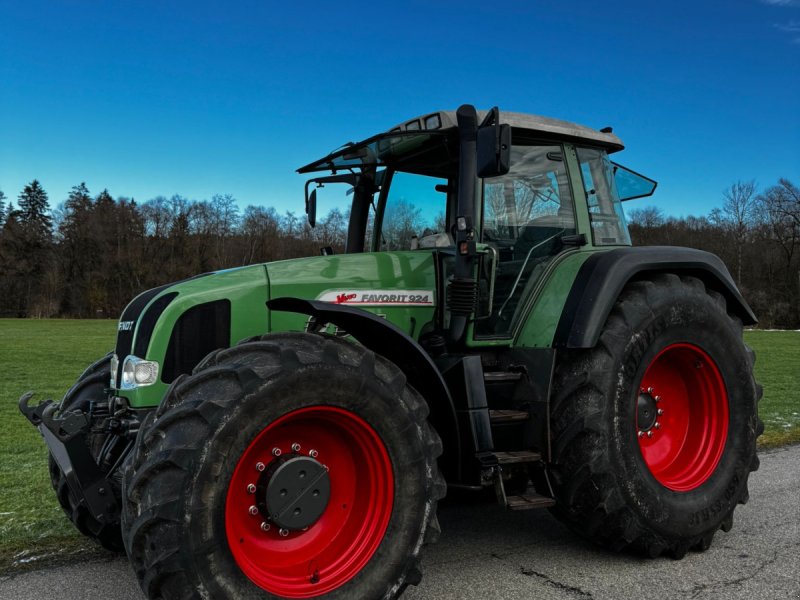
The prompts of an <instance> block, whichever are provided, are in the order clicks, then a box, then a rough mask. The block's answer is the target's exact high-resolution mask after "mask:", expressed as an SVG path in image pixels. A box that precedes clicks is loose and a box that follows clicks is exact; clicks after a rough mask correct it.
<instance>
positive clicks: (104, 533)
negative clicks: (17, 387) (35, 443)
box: [47, 354, 125, 553]
mask: <svg viewBox="0 0 800 600" xmlns="http://www.w3.org/2000/svg"><path fill="white" fill-rule="evenodd" d="M110 380H111V354H108V355H106V356H104V357H103V358H101V359H100V360H98V361H96V362H95V363H93V364H92V365H90V366H89V367H88V368H87V369H86V370H85V371H84V372H83V373H82V374H81V376H80V377H79V378H78V380H77V381H76V382H75V384H74V385H73V386H72V387H71V388H70V389H69V390H68V391H67V393H66V394H65V395H64V398H63V399H62V400H61V405H60V408H59V410H60V412H61V413H62V414H63V413H67V412H72V411H78V412H82V413H84V414H88V413H89V412H90V404H91V403H92V402H93V401H98V402H99V401H102V400H104V399H105V390H106V388H108V385H109V381H110ZM108 437H109V435H108V434H105V433H89V434H88V436H87V445H88V447H89V452H91V454H92V456H93V457H94V459H95V460H98V459H99V458H100V455H101V454H102V453H103V452H104V449H107V448H108V446H106V441H107V440H108ZM47 458H48V469H49V471H50V483H51V484H52V486H53V490H54V491H55V493H56V498H58V503H59V504H60V505H61V508H62V509H63V510H64V513H65V514H66V515H67V517H69V519H70V521H72V523H73V524H74V525H75V527H76V528H77V529H78V531H80V532H81V533H82V534H83V535H85V536H86V537H88V538H90V539H93V540H96V541H97V542H98V543H99V544H100V545H101V546H103V548H105V549H106V550H110V551H111V552H118V553H123V552H125V548H124V546H123V544H122V534H121V532H120V527H119V521H116V522H112V523H100V522H99V521H97V520H96V519H95V518H94V517H93V516H92V515H91V513H90V512H89V510H88V509H87V508H86V506H85V504H84V503H83V502H81V501H79V500H78V499H77V498H76V497H75V495H74V494H73V493H72V491H71V490H70V488H69V485H68V484H67V478H66V477H65V476H64V473H63V472H62V471H61V468H60V467H59V466H58V464H57V463H56V461H55V459H53V456H52V455H48V457H47ZM108 483H109V487H110V489H111V492H112V493H113V494H114V495H115V497H116V498H117V500H119V499H120V497H121V496H120V494H121V479H120V478H115V477H111V478H109V480H108Z"/></svg>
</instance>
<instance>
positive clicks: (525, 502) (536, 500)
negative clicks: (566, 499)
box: [506, 492, 556, 510]
mask: <svg viewBox="0 0 800 600" xmlns="http://www.w3.org/2000/svg"><path fill="white" fill-rule="evenodd" d="M555 504H556V501H555V498H548V497H547V496H542V495H540V494H537V493H535V492H534V493H526V494H521V495H519V496H506V507H507V508H508V509H509V510H532V509H534V508H547V507H549V506H555Z"/></svg>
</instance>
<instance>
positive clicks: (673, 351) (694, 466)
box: [636, 343, 728, 492]
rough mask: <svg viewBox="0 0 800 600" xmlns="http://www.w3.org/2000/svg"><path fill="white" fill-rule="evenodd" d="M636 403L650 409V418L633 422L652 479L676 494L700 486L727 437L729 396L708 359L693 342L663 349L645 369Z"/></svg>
mask: <svg viewBox="0 0 800 600" xmlns="http://www.w3.org/2000/svg"><path fill="white" fill-rule="evenodd" d="M637 401H638V402H639V403H640V405H641V403H644V404H645V407H647V403H648V402H652V406H653V408H654V409H655V412H654V415H655V416H654V417H653V419H652V420H645V419H643V418H642V413H641V412H637V419H636V429H637V435H638V439H639V448H640V449H641V452H642V456H643V457H644V462H645V464H646V465H647V467H648V469H650V472H651V473H652V474H653V477H655V478H656V479H657V480H658V481H659V483H661V484H662V485H663V486H665V487H667V488H669V489H671V490H674V491H676V492H686V491H689V490H693V489H696V488H697V487H699V486H700V485H702V484H703V483H704V482H705V481H706V480H707V479H708V478H709V477H711V475H712V473H713V472H714V470H715V469H716V467H717V464H718V463H719V459H720V457H721V456H722V451H723V450H724V449H725V440H726V439H727V437H728V394H727V392H726V389H725V382H724V381H723V380H722V376H721V375H720V372H719V369H718V368H717V365H716V364H715V363H714V361H713V360H712V359H711V357H709V356H708V354H706V353H705V352H704V351H703V350H701V349H700V348H698V347H697V346H695V345H693V344H685V343H684V344H672V345H670V346H667V347H666V348H664V349H663V350H662V351H661V352H659V353H658V356H656V357H655V358H654V359H653V361H652V362H651V363H650V365H649V366H648V367H647V370H646V371H645V374H644V377H642V383H641V386H640V390H639V398H638V400H637ZM642 421H645V422H642Z"/></svg>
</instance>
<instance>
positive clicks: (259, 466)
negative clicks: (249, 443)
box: [256, 462, 267, 471]
mask: <svg viewBox="0 0 800 600" xmlns="http://www.w3.org/2000/svg"><path fill="white" fill-rule="evenodd" d="M266 468H267V467H266V465H265V464H264V463H262V462H257V463H256V471H263V470H264V469H266Z"/></svg>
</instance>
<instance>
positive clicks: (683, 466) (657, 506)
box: [552, 274, 763, 557]
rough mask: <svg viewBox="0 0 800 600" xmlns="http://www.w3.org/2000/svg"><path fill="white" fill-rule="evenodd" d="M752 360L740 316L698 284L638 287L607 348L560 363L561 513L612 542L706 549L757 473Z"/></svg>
mask: <svg viewBox="0 0 800 600" xmlns="http://www.w3.org/2000/svg"><path fill="white" fill-rule="evenodd" d="M753 362H754V355H753V352H752V351H751V350H750V349H749V348H747V346H745V345H744V343H743V342H742V326H741V322H740V321H739V320H738V319H737V318H736V317H734V316H732V315H729V314H728V313H727V307H726V302H725V299H724V297H723V296H722V295H721V294H719V293H717V292H715V291H713V290H707V289H706V288H705V286H704V285H703V283H702V282H701V281H700V280H699V279H696V278H694V277H683V278H679V277H678V276H676V275H673V274H662V275H655V276H653V277H652V278H651V279H647V280H643V281H637V282H634V283H630V284H628V286H627V287H626V288H625V290H624V291H623V293H622V294H621V295H620V298H619V300H618V301H617V303H616V305H615V306H614V308H613V310H612V312H611V314H610V315H609V317H608V320H607V322H606V324H605V326H604V329H603V331H602V333H601V335H600V339H599V341H598V344H597V346H596V347H595V348H593V349H591V350H581V351H567V352H565V353H564V354H563V355H562V357H561V359H560V362H559V365H558V367H557V370H556V378H555V387H556V389H555V396H554V402H553V406H552V415H553V416H552V432H553V459H554V464H553V475H554V477H553V479H554V490H555V492H556V496H557V499H558V505H557V506H556V507H555V508H554V513H555V514H556V515H557V516H558V517H559V518H560V519H562V520H564V521H565V522H566V523H567V524H569V525H570V526H571V527H572V528H573V529H575V530H576V531H578V532H579V533H581V534H582V535H585V536H587V537H588V538H590V539H591V540H593V541H595V542H598V543H600V544H603V545H605V546H609V547H611V548H614V549H622V548H626V547H631V548H634V549H639V550H641V551H643V552H645V553H646V554H648V555H651V556H658V555H660V554H662V553H664V552H666V553H670V554H672V555H673V556H676V557H681V556H683V555H684V554H685V553H686V551H687V550H689V549H698V550H705V549H706V548H708V547H709V545H710V544H711V541H712V539H713V537H714V534H715V533H716V531H717V529H719V528H722V529H723V530H725V531H727V530H728V529H730V527H731V525H732V522H733V511H734V509H735V507H736V505H737V504H742V503H744V502H746V501H747V499H748V492H747V479H748V476H749V474H750V472H751V471H754V470H756V469H757V468H758V458H757V456H756V437H757V436H758V435H760V434H761V432H762V431H763V425H762V424H761V422H760V420H759V419H758V416H757V410H756V405H757V400H758V398H759V397H760V394H761V388H760V386H758V385H757V384H756V383H755V381H754V379H753V373H752V371H753Z"/></svg>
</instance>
